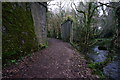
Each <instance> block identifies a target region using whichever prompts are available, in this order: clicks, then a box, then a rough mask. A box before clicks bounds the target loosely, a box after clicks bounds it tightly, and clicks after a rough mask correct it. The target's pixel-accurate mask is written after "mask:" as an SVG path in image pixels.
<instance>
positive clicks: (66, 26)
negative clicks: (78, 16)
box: [61, 19, 72, 41]
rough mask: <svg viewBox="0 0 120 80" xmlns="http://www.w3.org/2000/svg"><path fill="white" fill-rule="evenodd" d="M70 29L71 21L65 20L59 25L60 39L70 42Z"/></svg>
mask: <svg viewBox="0 0 120 80" xmlns="http://www.w3.org/2000/svg"><path fill="white" fill-rule="evenodd" d="M71 29H72V21H71V20H70V19H68V20H66V21H65V22H64V23H63V24H62V25H61V37H62V39H63V40H65V41H70V39H71V38H70V37H72V36H71Z"/></svg>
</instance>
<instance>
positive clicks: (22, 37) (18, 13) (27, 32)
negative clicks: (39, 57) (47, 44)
mask: <svg viewBox="0 0 120 80" xmlns="http://www.w3.org/2000/svg"><path fill="white" fill-rule="evenodd" d="M24 4H25V6H24V5H23V3H8V2H6V3H3V4H2V14H3V15H2V20H3V21H2V25H3V27H2V54H3V64H4V63H6V62H7V61H8V60H11V59H18V58H20V57H21V56H25V55H27V54H29V53H32V52H33V51H36V50H39V45H38V42H37V39H36V35H35V32H34V25H33V19H32V15H31V11H30V6H29V3H24Z"/></svg>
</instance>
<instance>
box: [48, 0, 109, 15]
mask: <svg viewBox="0 0 120 80" xmlns="http://www.w3.org/2000/svg"><path fill="white" fill-rule="evenodd" d="M72 1H73V2H74V3H75V5H78V3H79V2H81V1H83V3H85V1H86V2H90V1H95V0H52V1H50V3H49V2H48V3H49V6H48V9H49V10H50V11H52V12H53V13H57V12H58V9H59V8H58V3H60V2H62V6H63V5H64V8H63V9H64V10H71V9H72V8H71V3H72ZM96 1H98V2H102V3H108V2H109V1H111V0H96ZM73 8H75V6H74V5H73ZM104 8H105V6H104ZM102 14H103V12H102V11H100V15H102Z"/></svg>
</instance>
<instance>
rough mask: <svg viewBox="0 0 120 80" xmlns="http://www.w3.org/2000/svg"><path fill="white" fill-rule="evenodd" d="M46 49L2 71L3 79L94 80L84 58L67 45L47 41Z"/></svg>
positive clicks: (60, 42)
mask: <svg viewBox="0 0 120 80" xmlns="http://www.w3.org/2000/svg"><path fill="white" fill-rule="evenodd" d="M48 43H49V44H48V48H46V49H43V50H41V51H38V52H35V53H33V54H32V55H31V56H27V57H25V58H24V59H23V60H21V61H20V62H19V63H18V65H12V66H10V67H9V68H6V69H3V78H86V79H90V80H96V77H98V76H96V75H92V74H91V73H92V70H90V69H89V68H87V65H86V60H85V59H84V56H83V55H81V54H80V53H78V52H77V51H76V50H75V49H74V48H73V47H72V46H71V45H70V44H69V43H67V42H63V41H61V40H57V39H49V41H48Z"/></svg>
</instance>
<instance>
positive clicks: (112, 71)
mask: <svg viewBox="0 0 120 80" xmlns="http://www.w3.org/2000/svg"><path fill="white" fill-rule="evenodd" d="M98 47H99V46H95V47H94V48H93V49H92V50H93V53H90V54H88V57H89V58H91V59H92V60H93V62H94V63H96V62H103V61H105V60H106V59H107V55H108V51H107V50H99V48H98ZM119 65H120V61H118V60H116V61H112V62H111V63H109V64H107V65H106V66H105V67H104V68H103V73H104V74H105V75H106V76H108V77H110V78H112V79H114V80H120V66H119Z"/></svg>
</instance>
